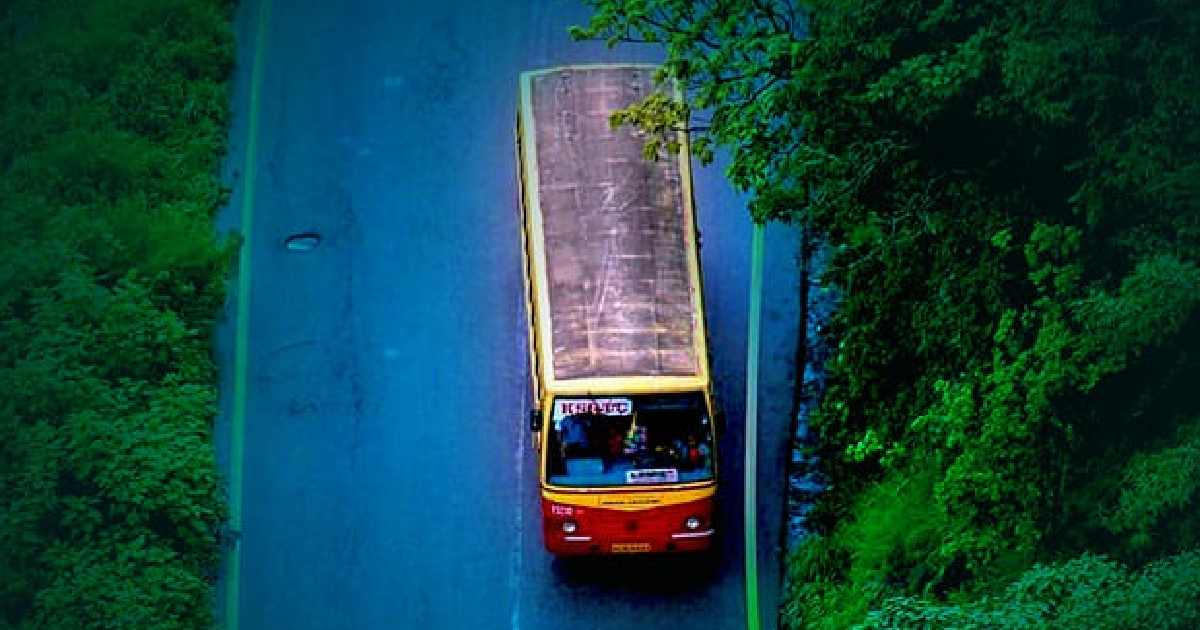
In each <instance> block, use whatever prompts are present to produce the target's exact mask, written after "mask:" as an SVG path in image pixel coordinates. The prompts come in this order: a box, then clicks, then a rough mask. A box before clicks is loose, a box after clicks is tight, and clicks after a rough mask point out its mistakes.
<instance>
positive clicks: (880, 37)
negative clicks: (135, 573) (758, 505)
mask: <svg viewBox="0 0 1200 630" xmlns="http://www.w3.org/2000/svg"><path fill="white" fill-rule="evenodd" d="M586 1H587V4H589V5H590V6H591V7H593V9H594V12H593V15H592V17H591V19H590V21H589V23H588V24H586V25H581V26H579V27H577V28H576V29H574V30H573V32H574V35H575V36H576V37H579V38H594V39H602V40H605V41H608V42H609V43H610V44H614V45H615V44H617V43H619V42H648V43H649V45H661V46H663V47H664V48H665V51H666V62H665V63H664V65H663V67H662V70H661V72H660V78H662V79H663V80H666V79H671V80H674V81H677V82H678V83H679V85H681V86H682V87H683V90H684V93H685V94H686V95H687V98H686V100H685V102H684V103H682V104H675V105H667V104H664V103H663V102H655V101H649V102H647V103H644V104H640V105H635V106H633V107H631V108H629V109H628V110H626V111H624V112H621V113H618V114H617V115H615V116H614V119H613V123H614V124H622V123H631V124H637V125H641V126H643V127H644V128H646V129H647V130H649V131H652V132H654V135H653V137H654V139H655V140H656V141H658V142H660V143H662V142H669V141H671V139H672V137H673V136H672V134H673V133H674V132H675V131H676V130H679V129H688V130H690V131H691V132H692V134H693V136H694V137H695V140H694V143H693V146H694V148H695V154H696V156H697V157H698V159H700V160H702V161H708V160H711V159H712V157H713V155H714V151H715V150H717V149H722V150H727V151H728V153H729V164H728V167H727V174H728V176H729V179H730V181H731V182H732V183H733V185H735V186H736V187H738V188H740V189H742V190H744V191H746V192H748V193H750V196H751V207H750V211H751V213H752V215H753V216H754V217H755V218H756V219H757V220H784V221H794V222H797V223H800V224H802V225H804V226H805V227H806V228H807V230H808V231H809V232H810V233H811V234H813V235H816V236H818V237H819V238H821V239H823V240H825V241H826V242H827V243H828V244H829V246H830V247H832V248H833V251H834V255H833V257H832V260H831V261H830V263H829V265H828V268H827V269H826V270H825V272H824V275H823V281H824V282H825V283H827V284H828V285H830V286H836V287H837V288H838V289H839V290H840V291H841V293H842V295H843V300H842V303H841V307H840V309H839V311H838V312H837V314H836V315H835V317H834V321H833V322H832V325H830V326H828V327H826V329H825V331H824V334H826V335H828V336H829V339H830V342H831V343H832V344H833V347H835V348H836V349H837V350H836V352H835V353H834V356H833V357H832V358H831V359H830V361H829V363H828V365H826V368H827V370H828V382H827V386H826V389H825V392H824V395H823V399H822V402H821V405H820V408H819V411H818V412H817V413H816V414H815V416H814V417H812V418H810V419H809V422H810V425H811V426H813V427H814V428H816V429H817V430H818V433H819V435H820V436H821V441H822V443H821V451H822V455H823V457H822V460H821V461H822V462H823V465H824V466H825V467H826V474H827V475H828V476H829V477H830V478H831V479H832V483H833V486H832V488H831V489H830V490H829V491H827V492H826V493H825V494H824V495H823V498H822V500H821V502H820V504H819V505H818V509H817V511H816V517H815V518H816V524H817V526H818V529H819V530H820V531H821V532H822V535H821V536H820V537H818V538H816V539H814V540H811V541H809V542H808V543H806V544H805V545H804V546H803V548H802V549H800V550H797V552H796V553H795V555H794V557H793V558H792V560H791V569H790V570H791V572H792V577H793V580H792V584H793V587H792V591H791V593H790V595H789V601H788V603H787V605H786V607H785V613H784V619H785V621H786V622H787V624H788V625H790V626H791V627H797V628H817V627H828V628H845V627H852V626H854V625H856V624H859V623H867V620H868V618H870V619H873V620H875V621H872V622H871V623H877V624H878V623H883V624H885V625H881V626H879V627H925V626H922V625H921V624H922V623H928V622H929V620H930V619H933V618H934V617H933V616H931V615H943V616H944V617H939V618H945V619H956V620H959V621H955V622H954V623H955V624H961V627H976V626H978V627H983V626H984V625H986V624H985V622H984V621H981V620H985V619H987V618H988V617H987V615H990V614H993V612H992V608H990V606H991V604H988V605H986V606H985V605H982V604H980V605H974V604H970V603H969V602H972V601H983V600H982V599H980V598H987V597H992V598H997V597H1000V598H1003V597H1009V598H1010V599H1011V600H1012V601H1027V599H1020V597H1025V596H1024V595H1021V596H1020V597H1017V595H1014V593H1018V594H1019V593H1026V592H1027V591H1028V589H1029V588H1032V587H1031V586H1028V585H1032V584H1034V583H1037V582H1038V581H1047V582H1052V581H1054V580H1059V579H1063V580H1068V582H1070V580H1073V579H1075V578H1072V577H1069V576H1072V575H1077V572H1078V571H1079V570H1080V569H1079V567H1082V566H1087V567H1099V568H1098V569H1097V570H1101V569H1103V571H1106V572H1108V573H1109V574H1111V575H1114V576H1119V577H1114V578H1113V582H1112V584H1113V590H1112V592H1111V593H1106V592H1105V591H1104V590H1103V589H1098V588H1095V587H1094V586H1087V585H1079V586H1078V587H1077V586H1069V587H1068V586H1063V587H1061V588H1058V589H1057V590H1054V591H1045V592H1042V593H1041V594H1039V595H1038V596H1037V599H1036V601H1037V602H1050V603H1046V604H1045V605H1047V606H1051V610H1057V611H1060V612H1059V613H1054V614H1052V615H1051V617H1054V618H1055V619H1058V621H1055V622H1054V623H1055V624H1058V625H1050V626H1048V627H1063V628H1067V627H1070V628H1084V627H1091V626H1090V625H1089V622H1088V620H1089V619H1094V618H1095V617H1096V616H1097V615H1101V612H1098V611H1103V610H1108V609H1106V608H1103V607H1101V608H1095V607H1093V608H1091V609H1088V610H1090V611H1091V612H1086V611H1085V612H1086V614H1085V613H1084V612H1080V613H1079V614H1078V615H1075V613H1071V612H1070V611H1079V610H1083V609H1080V608H1078V606H1077V605H1076V604H1074V603H1071V602H1072V601H1073V600H1071V599H1070V598H1071V597H1075V596H1076V595H1075V593H1084V592H1085V591H1079V590H1078V589H1079V588H1087V589H1091V590H1089V591H1086V593H1090V595H1089V596H1090V597H1111V598H1112V601H1114V602H1119V601H1127V602H1133V603H1130V605H1134V603H1136V605H1138V606H1143V607H1145V606H1150V607H1155V606H1157V607H1158V608H1157V610H1158V611H1159V613H1154V614H1160V617H1159V618H1161V615H1162V614H1165V613H1164V612H1163V611H1166V610H1169V609H1170V608H1169V607H1170V606H1177V605H1178V603H1177V602H1176V603H1170V601H1169V600H1170V598H1155V597H1151V596H1147V597H1145V598H1142V599H1137V600H1136V602H1135V600H1134V599H1127V600H1121V598H1122V597H1130V598H1132V597H1133V594H1132V593H1133V592H1132V591H1128V589H1138V588H1142V587H1141V586H1138V585H1145V584H1149V582H1146V580H1145V579H1142V578H1141V577H1137V578H1135V577H1133V576H1140V575H1144V574H1142V573H1127V572H1126V571H1133V572H1137V571H1154V570H1157V569H1151V568H1150V567H1165V566H1171V567H1179V566H1185V565H1186V566H1188V567H1192V566H1194V562H1195V559H1194V557H1192V556H1191V555H1187V554H1188V553H1190V552H1189V550H1193V549H1195V548H1196V547H1197V544H1198V538H1197V537H1198V534H1200V519H1197V517H1196V510H1195V509H1194V508H1195V501H1196V497H1197V486H1196V484H1195V479H1196V472H1197V469H1196V466H1197V464H1196V462H1197V460H1196V459H1195V458H1194V457H1193V456H1192V454H1193V450H1192V449H1193V448H1194V446H1195V444H1194V439H1195V438H1194V435H1195V434H1194V431H1193V430H1192V429H1189V428H1188V427H1192V426H1194V423H1195V419H1196V418H1198V417H1200V399H1198V397H1197V393H1196V390H1195V388H1194V386H1192V384H1191V383H1192V382H1193V381H1194V378H1193V377H1192V376H1191V375H1194V374H1195V373H1197V369H1198V368H1200V359H1198V357H1197V348H1198V343H1197V342H1198V341H1200V339H1198V338H1197V331H1198V330H1200V327H1198V326H1197V324H1198V323H1200V322H1198V321H1197V319H1198V317H1200V315H1198V309H1197V308H1196V303H1197V301H1198V300H1200V266H1198V265H1200V195H1198V194H1197V192H1198V191H1200V151H1197V149H1198V148H1200V127H1197V125H1195V120H1196V116H1197V113H1198V112H1197V103H1200V70H1198V68H1197V64H1196V61H1195V60H1196V59H1200V37H1198V35H1200V6H1197V5H1196V4H1195V3H1189V2H1185V1H1183V0H1151V1H1149V2H1132V1H1131V0H1053V1H1050V2H1044V1H1041V0H1037V1H1035V0H1005V1H1000V0H984V1H982V2H969V3H968V2H957V1H955V0H928V1H923V0H914V1H909V2H885V1H882V0H828V1H812V2H801V1H795V2H790V1H784V0H698V1H692V0H586ZM655 150H656V147H655V146H653V145H651V147H650V153H651V154H653V152H654V151H655ZM1189 508H1190V509H1189ZM1180 554H1182V555H1180ZM1039 563H1040V564H1039ZM1072 563H1074V564H1072ZM1122 563H1124V564H1122ZM1146 563H1151V564H1149V565H1146ZM1172 563H1176V564H1172ZM1143 565H1145V567H1146V568H1145V569H1143V568H1142V567H1143ZM1126 566H1127V567H1128V569H1126V568H1122V567H1126ZM1035 567H1043V568H1041V569H1037V568H1035ZM1171 570H1176V569H1171ZM1178 570H1180V571H1182V569H1178ZM1154 575H1159V573H1154ZM1055 576H1059V577H1055ZM1147 579H1149V578H1147ZM1070 584H1076V582H1070ZM1022 585H1026V586H1022ZM1172 588H1174V587H1172ZM1189 588H1194V585H1193V586H1192V587H1189ZM1014 589H1016V590H1014ZM1072 589H1076V590H1072ZM1122 589H1126V590H1125V591H1123V590H1122ZM1164 592H1165V591H1164ZM1171 592H1172V593H1174V591H1171ZM1189 592H1190V591H1189ZM1006 593H1007V594H1008V595H1006ZM1014 598H1015V599H1014ZM989 601H992V600H989ZM1028 601H1035V600H1028ZM1189 601H1190V602H1192V603H1191V606H1192V608H1189V609H1188V610H1189V612H1188V613H1187V614H1190V615H1194V614H1195V606H1196V604H1195V602H1196V601H1198V600H1197V599H1196V598H1194V597H1193V598H1191V599H1190V600H1189ZM1021 605H1022V606H1024V604H1021ZM1031 605H1032V604H1031ZM1037 605H1039V606H1040V605H1042V604H1037ZM1013 606H1016V604H1013ZM1018 608H1019V609H1020V610H1022V611H1023V610H1026V609H1025V608H1020V606H1018V607H1017V608H1013V607H1011V606H1010V607H1009V608H1007V609H1005V610H1009V611H1010V612H1011V611H1014V610H1018ZM914 611H916V612H914ZM1018 612H1019V611H1018ZM1005 614H1007V613H1005ZM1013 614H1017V613H1013ZM1020 614H1025V613H1024V612H1021V613H1020ZM1038 614H1040V615H1045V614H1047V613H1044V612H1040V613H1038ZM1104 614H1107V613H1104ZM1145 614H1146V615H1148V616H1144V617H1136V616H1135V617H1130V618H1129V619H1135V620H1145V619H1152V618H1156V617H1154V614H1152V613H1151V612H1146V613H1145ZM955 615H957V616H955ZM968 617H970V618H971V619H975V621H969V622H968V621H966V619H967V618H968ZM1018 617H1019V615H1018ZM1119 618H1122V617H1119V616H1117V617H1113V619H1119ZM1181 618H1190V617H1186V615H1185V616H1184V617H1181ZM1012 619H1017V617H1012ZM1029 619H1033V618H1032V617H1030V618H1029ZM922 620H924V621H922ZM1013 623H1016V622H1015V621H1014V622H1013ZM1111 623H1116V624H1117V625H1102V626H1100V627H1135V626H1130V625H1121V624H1123V623H1125V622H1115V621H1114V622H1111ZM1129 623H1133V622H1132V621H1130V622H1129ZM888 624H890V625H888ZM972 624H975V625H972ZM952 625H953V624H952ZM1135 625H1136V624H1135ZM956 627H959V626H956ZM996 627H1008V626H996ZM1012 627H1016V625H1013V626H1012Z"/></svg>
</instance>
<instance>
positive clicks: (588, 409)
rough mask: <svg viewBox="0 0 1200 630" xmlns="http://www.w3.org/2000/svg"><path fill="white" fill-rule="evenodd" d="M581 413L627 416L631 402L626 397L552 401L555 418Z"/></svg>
mask: <svg viewBox="0 0 1200 630" xmlns="http://www.w3.org/2000/svg"><path fill="white" fill-rule="evenodd" d="M581 413H591V414H596V415H601V416H628V415H629V414H631V413H633V402H632V401H630V400H629V399H628V398H588V399H575V400H557V401H555V403H554V417H555V418H562V417H563V416H571V415H575V414H581Z"/></svg>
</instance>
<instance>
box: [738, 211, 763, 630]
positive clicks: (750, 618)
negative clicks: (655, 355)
mask: <svg viewBox="0 0 1200 630" xmlns="http://www.w3.org/2000/svg"><path fill="white" fill-rule="evenodd" d="M762 267H763V224H762V223H759V222H757V221H755V222H754V235H753V237H752V238H751V245H750V314H749V320H750V323H749V330H748V332H747V335H746V466H745V467H746V475H745V483H746V496H745V500H744V507H745V517H744V520H745V523H744V525H743V526H744V528H745V532H744V533H745V545H744V550H743V554H744V555H745V557H746V576H745V579H746V628H747V629H748V630H759V626H760V624H761V621H760V619H759V610H758V544H757V534H758V519H757V513H758V496H757V492H756V489H757V487H758V346H759V316H760V314H761V312H762Z"/></svg>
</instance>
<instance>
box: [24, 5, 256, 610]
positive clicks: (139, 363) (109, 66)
mask: <svg viewBox="0 0 1200 630" xmlns="http://www.w3.org/2000/svg"><path fill="white" fill-rule="evenodd" d="M231 8H232V3H230V2H225V1H218V0H170V1H168V2H153V1H150V0H100V1H95V2H84V1H82V0H38V1H34V0H15V1H13V2H7V3H4V4H3V6H2V7H0V24H2V25H3V26H4V28H3V33H2V34H0V76H2V77H3V83H4V87H5V89H4V90H2V91H0V106H2V111H3V116H0V135H2V136H3V137H4V138H5V142H4V143H0V221H2V222H3V223H4V225H5V227H6V232H5V238H6V240H8V242H9V247H6V248H5V249H4V250H3V253H2V254H0V258H2V260H0V391H2V392H3V396H2V397H0V510H2V511H3V512H4V514H5V519H4V521H3V523H2V524H0V627H14V628H29V629H33V628H55V629H69V628H195V627H203V626H208V625H211V623H212V610H213V606H212V597H213V592H212V589H213V581H214V579H215V576H214V570H215V567H216V563H217V562H218V560H219V554H220V550H221V547H220V544H221V541H220V540H218V536H217V533H218V531H219V530H220V528H221V525H222V523H223V522H224V520H225V518H226V507H225V503H224V496H223V494H224V491H223V488H222V485H221V480H220V477H219V473H218V467H217V463H216V461H215V454H214V450H213V446H212V444H211V431H212V422H213V419H214V417H215V414H216V384H215V371H214V368H213V365H212V359H211V348H210V344H209V337H210V334H211V327H212V324H213V321H214V318H215V317H216V315H217V313H218V311H219V307H220V306H221V304H222V303H223V301H224V292H225V282H226V279H225V277H226V273H227V272H226V270H227V269H228V268H229V263H230V257H231V256H232V254H233V252H234V244H233V243H225V242H219V241H218V240H217V239H216V238H215V236H214V233H213V228H212V217H213V213H214V212H215V210H216V209H217V208H218V207H219V206H220V205H221V204H222V203H224V200H225V197H226V191H225V190H224V188H223V186H222V185H221V183H220V181H219V179H218V178H217V165H218V160H219V159H220V158H221V154H222V152H223V150H224V146H225V145H224V142H225V140H224V137H225V127H226V123H227V117H228V103H227V91H226V85H225V81H226V77H227V74H228V72H229V70H230V69H231V65H232V54H233V53H232V51H233V48H232V43H233V42H232V33H231V28H230V20H231V17H232V14H231V12H230V10H231Z"/></svg>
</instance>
